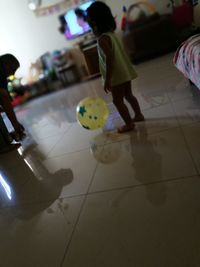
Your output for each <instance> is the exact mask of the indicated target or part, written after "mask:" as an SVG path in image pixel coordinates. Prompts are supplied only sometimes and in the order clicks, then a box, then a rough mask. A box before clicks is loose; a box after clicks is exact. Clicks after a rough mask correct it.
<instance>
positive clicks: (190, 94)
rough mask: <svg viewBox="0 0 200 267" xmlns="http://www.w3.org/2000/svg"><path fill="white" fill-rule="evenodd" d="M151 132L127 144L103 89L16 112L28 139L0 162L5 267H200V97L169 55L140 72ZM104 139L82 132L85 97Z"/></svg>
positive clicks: (137, 86) (0, 250) (138, 88)
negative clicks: (105, 112) (104, 107)
mask: <svg viewBox="0 0 200 267" xmlns="http://www.w3.org/2000/svg"><path fill="white" fill-rule="evenodd" d="M136 68H137V71H138V73H139V78H138V79H137V80H135V81H134V82H133V88H134V89H133V90H134V93H135V95H136V96H137V97H138V99H139V101H140V104H141V106H142V109H143V112H144V115H145V117H146V122H143V123H139V124H138V125H137V127H136V130H135V131H133V132H131V133H129V134H124V135H119V134H117V133H116V131H115V129H116V127H117V126H118V125H120V124H121V123H122V122H121V119H120V117H119V115H118V113H117V112H116V110H115V108H114V106H113V104H112V102H111V97H110V95H105V94H104V92H103V90H102V86H101V80H100V79H97V80H93V81H90V82H87V83H83V84H81V85H76V86H73V87H71V88H67V89H66V90H63V91H60V92H58V93H55V94H51V95H48V96H45V97H43V98H40V99H37V100H34V101H33V102H30V103H28V104H27V105H25V106H23V107H20V108H18V110H17V116H18V118H19V120H20V121H21V122H22V123H23V124H24V126H25V128H26V129H27V133H28V136H27V138H26V139H25V140H24V142H23V145H22V147H21V148H20V149H19V151H14V152H11V153H8V154H4V155H1V156H0V215H1V216H0V233H1V244H0V257H1V266H2V267H18V266H19V267H57V266H63V267H65V266H68V267H112V266H115V267H121V266H122V267H129V266H130V267H133V266H134V267H147V266H148V267H161V266H162V267H165V266H166V267H169V266H170V267H179V266H180V267H186V266H192V267H197V266H200V253H199V251H200V239H199V235H200V204H199V203H200V179H199V173H200V153H199V151H200V138H199V135H200V93H199V91H198V90H197V89H196V88H191V87H190V86H189V84H188V81H187V80H185V79H184V78H183V76H182V75H181V74H179V73H178V72H177V71H176V69H175V68H174V67H173V65H172V55H167V56H164V57H162V58H159V59H156V60H153V61H149V62H146V63H144V64H142V65H138V66H137V67H136ZM96 95H98V96H100V97H103V98H104V99H105V100H106V102H107V103H108V106H109V109H110V117H109V119H108V122H107V125H106V126H105V127H104V129H102V130H97V131H87V130H85V129H83V128H81V127H80V126H79V125H78V124H77V122H76V116H75V110H76V105H77V103H78V102H79V101H80V100H81V99H83V98H84V97H86V96H96Z"/></svg>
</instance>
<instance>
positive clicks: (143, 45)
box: [123, 15, 179, 63]
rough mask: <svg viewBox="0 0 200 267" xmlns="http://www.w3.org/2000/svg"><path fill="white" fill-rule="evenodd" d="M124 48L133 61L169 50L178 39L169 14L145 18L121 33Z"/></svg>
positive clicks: (136, 61)
mask: <svg viewBox="0 0 200 267" xmlns="http://www.w3.org/2000/svg"><path fill="white" fill-rule="evenodd" d="M123 42H124V45H125V48H126V50H127V52H128V54H129V56H130V58H131V60H132V62H133V63H138V62H139V61H142V60H145V59H148V58H151V57H154V56H157V55H160V54H163V53H166V52H169V51H171V50H173V49H175V48H176V47H177V46H178V43H179V39H178V34H177V31H176V28H175V26H174V23H173V20H172V17H171V16H170V15H162V16H159V15H158V16H155V17H153V18H152V17H151V18H149V19H148V18H147V19H146V20H145V21H143V23H141V24H138V25H135V27H133V29H132V30H129V31H126V32H125V33H124V35H123Z"/></svg>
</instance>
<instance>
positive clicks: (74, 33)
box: [64, 0, 94, 40]
mask: <svg viewBox="0 0 200 267" xmlns="http://www.w3.org/2000/svg"><path fill="white" fill-rule="evenodd" d="M93 2H94V0H91V1H88V2H86V3H83V4H81V5H80V6H79V7H77V8H75V9H71V10H69V11H68V12H67V13H66V14H65V15H64V18H65V22H66V24H65V36H66V38H67V39H68V40H72V39H74V38H76V37H78V36H81V35H83V34H85V33H88V32H89V31H90V27H89V25H88V23H87V22H86V21H85V19H84V16H85V11H86V10H87V8H88V7H89V6H90V5H91V4H92V3H93Z"/></svg>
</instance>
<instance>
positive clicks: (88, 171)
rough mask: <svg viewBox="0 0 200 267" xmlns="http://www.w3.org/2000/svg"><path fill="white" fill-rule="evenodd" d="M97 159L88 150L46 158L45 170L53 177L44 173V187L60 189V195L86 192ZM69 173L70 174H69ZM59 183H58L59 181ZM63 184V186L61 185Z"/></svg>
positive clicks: (65, 195)
mask: <svg viewBox="0 0 200 267" xmlns="http://www.w3.org/2000/svg"><path fill="white" fill-rule="evenodd" d="M96 164H97V161H96V160H95V158H94V157H93V156H92V154H91V152H90V150H88V149H87V150H84V151H81V152H76V153H70V154H66V155H63V156H59V157H55V158H50V159H47V160H46V161H45V162H44V165H45V168H46V170H48V172H49V174H51V176H52V178H53V177H54V178H53V179H54V182H53V179H52V178H50V177H48V175H46V180H45V181H44V185H45V187H46V188H48V187H50V185H51V183H52V182H53V184H52V186H51V187H52V188H54V190H55V191H56V189H59V188H60V189H62V190H61V191H60V193H59V195H60V197H67V196H73V195H80V194H86V193H87V190H88V187H89V184H90V182H91V180H92V178H93V175H94V171H95V168H96ZM70 174H71V175H70ZM59 181H60V182H61V184H60V182H59ZM61 185H63V187H61Z"/></svg>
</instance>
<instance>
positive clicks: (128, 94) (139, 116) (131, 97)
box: [125, 82, 144, 122]
mask: <svg viewBox="0 0 200 267" xmlns="http://www.w3.org/2000/svg"><path fill="white" fill-rule="evenodd" d="M125 99H126V100H127V101H128V102H129V104H130V105H131V107H132V109H133V111H134V112H135V118H134V121H135V122H137V121H144V115H143V114H142V112H141V109H140V105H139V103H138V100H137V98H136V97H135V96H134V95H133V93H132V90H131V82H127V83H125Z"/></svg>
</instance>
